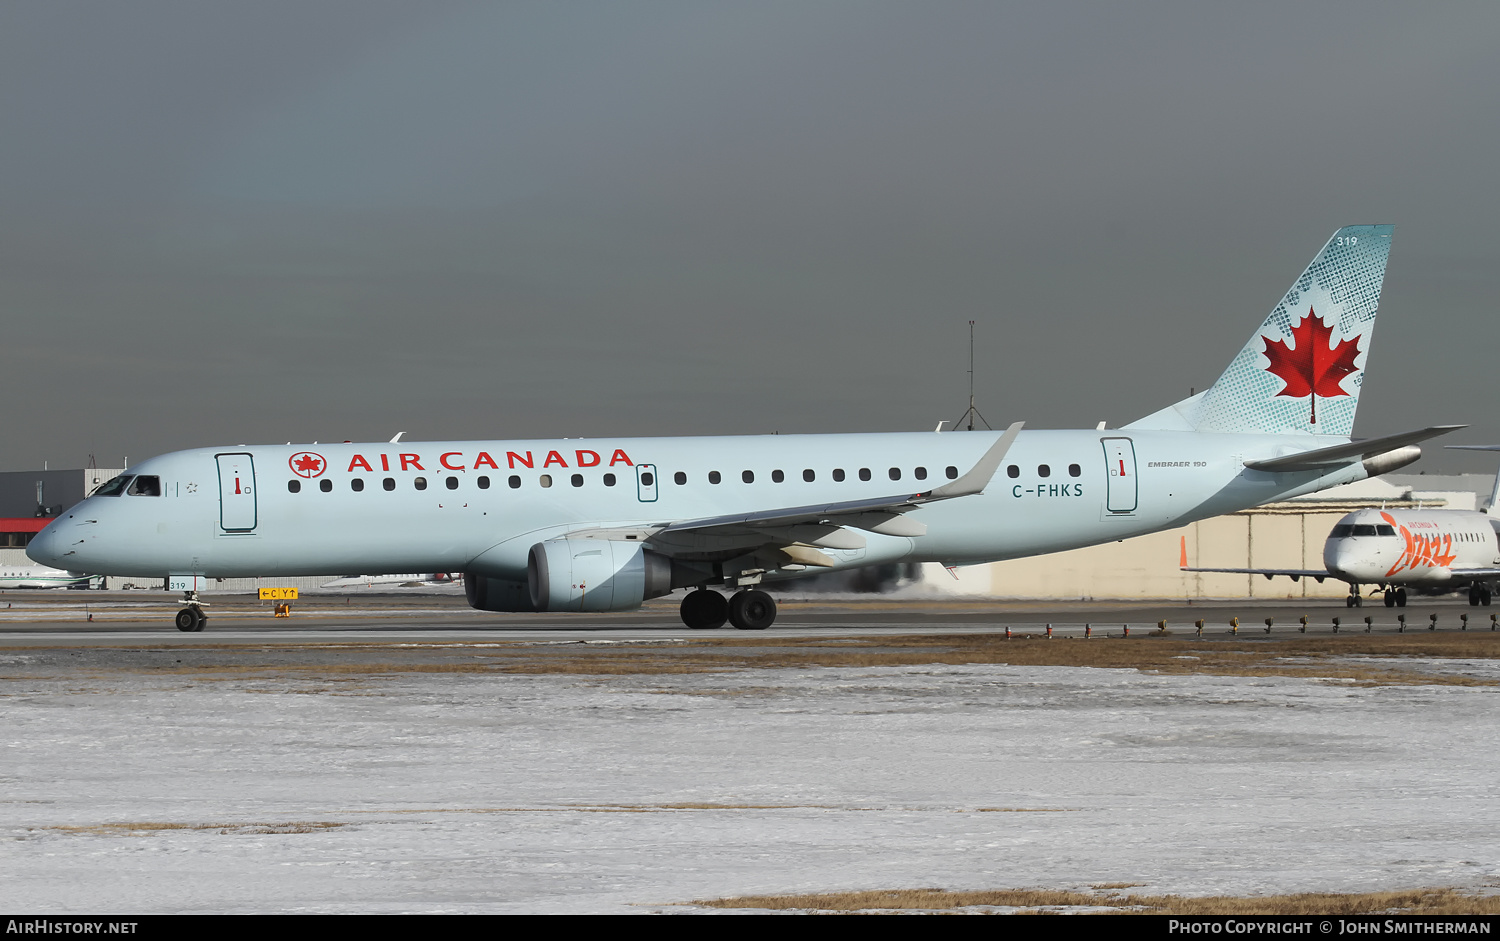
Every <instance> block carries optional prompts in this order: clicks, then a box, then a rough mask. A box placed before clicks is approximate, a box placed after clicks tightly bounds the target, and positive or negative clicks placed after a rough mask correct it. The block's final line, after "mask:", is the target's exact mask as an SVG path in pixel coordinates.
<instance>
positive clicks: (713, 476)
mask: <svg viewBox="0 0 1500 941" xmlns="http://www.w3.org/2000/svg"><path fill="white" fill-rule="evenodd" d="M723 479H724V478H723V477H720V476H719V472H718V471H709V472H708V482H709V483H711V484H716V483H718V482H719V481H721V480H723Z"/></svg>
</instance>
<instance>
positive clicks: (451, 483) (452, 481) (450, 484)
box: [443, 477, 458, 490]
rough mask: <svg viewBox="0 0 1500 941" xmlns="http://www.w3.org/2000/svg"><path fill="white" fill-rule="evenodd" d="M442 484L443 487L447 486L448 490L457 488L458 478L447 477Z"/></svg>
mask: <svg viewBox="0 0 1500 941" xmlns="http://www.w3.org/2000/svg"><path fill="white" fill-rule="evenodd" d="M443 485H444V486H445V487H447V488H448V489H449V490H457V489H458V478H457V477H448V478H446V479H444V480H443Z"/></svg>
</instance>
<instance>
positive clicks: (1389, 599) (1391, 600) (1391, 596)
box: [1381, 588, 1396, 608]
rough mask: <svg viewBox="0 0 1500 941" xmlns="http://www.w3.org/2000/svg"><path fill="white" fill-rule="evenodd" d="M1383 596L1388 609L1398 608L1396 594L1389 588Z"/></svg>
mask: <svg viewBox="0 0 1500 941" xmlns="http://www.w3.org/2000/svg"><path fill="white" fill-rule="evenodd" d="M1381 594H1382V595H1384V596H1385V606H1386V607H1387V608H1394V607H1395V606H1396V593H1395V592H1394V591H1391V590H1390V589H1389V588H1387V589H1386V590H1385V591H1383V592H1381Z"/></svg>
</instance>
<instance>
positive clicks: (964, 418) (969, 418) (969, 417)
mask: <svg viewBox="0 0 1500 941" xmlns="http://www.w3.org/2000/svg"><path fill="white" fill-rule="evenodd" d="M975 418H978V419H979V420H980V421H982V422H984V427H986V428H990V423H989V422H987V421H985V418H984V416H983V415H980V414H979V409H977V408H975V407H974V321H972V320H971V321H969V410H968V411H966V412H964V413H963V414H962V415H960V416H959V418H958V421H956V422H954V423H953V427H954V428H957V427H958V426H959V425H962V424H964V423H965V422H968V430H969V431H973V430H974V419H975ZM990 430H991V431H994V429H993V428H990Z"/></svg>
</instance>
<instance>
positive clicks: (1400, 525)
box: [1179, 444, 1500, 608]
mask: <svg viewBox="0 0 1500 941" xmlns="http://www.w3.org/2000/svg"><path fill="white" fill-rule="evenodd" d="M1450 447H1453V448H1457V449H1461V450H1466V451H1497V450H1500V446H1494V445H1457V444H1456V445H1450ZM1497 501H1500V476H1497V477H1496V478H1495V489H1494V491H1493V492H1492V493H1491V494H1490V503H1489V510H1488V512H1484V513H1480V512H1477V511H1474V510H1422V509H1417V510H1404V509H1403V510H1376V509H1369V510H1355V511H1354V512H1353V513H1350V514H1348V515H1347V516H1345V517H1344V518H1343V519H1341V520H1339V521H1338V523H1337V524H1336V525H1335V526H1334V527H1333V530H1332V531H1331V532H1330V533H1329V534H1328V539H1327V540H1326V541H1325V542H1324V543H1323V566H1324V567H1323V568H1321V569H1216V568H1189V567H1188V564H1187V538H1186V537H1183V541H1182V558H1181V561H1180V563H1179V568H1181V569H1182V571H1184V572H1224V573H1240V574H1245V575H1264V576H1265V577H1266V578H1268V579H1270V578H1275V577H1276V576H1278V575H1286V576H1290V577H1291V578H1292V579H1294V580H1295V579H1298V578H1315V579H1317V580H1318V581H1320V582H1321V581H1322V580H1323V579H1325V578H1330V577H1332V578H1337V579H1340V580H1342V581H1345V582H1348V583H1349V597H1348V598H1346V599H1344V604H1345V605H1346V606H1348V607H1351V608H1357V607H1362V606H1363V605H1364V597H1363V596H1362V595H1361V594H1360V586H1362V585H1372V586H1375V588H1374V590H1375V591H1379V592H1381V594H1382V597H1383V598H1384V601H1385V606H1386V607H1387V608H1389V607H1393V606H1394V607H1401V608H1404V607H1406V590H1407V589H1408V588H1410V589H1413V590H1415V591H1423V592H1428V593H1431V594H1443V593H1446V592H1450V591H1458V590H1460V589H1464V588H1467V589H1468V592H1469V604H1471V605H1488V604H1489V603H1490V600H1491V598H1492V597H1493V594H1494V591H1495V586H1496V584H1497V583H1500V518H1497V517H1496V516H1494V515H1492V514H1495V513H1496V512H1497V511H1500V507H1497ZM1372 593H1373V592H1372Z"/></svg>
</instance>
